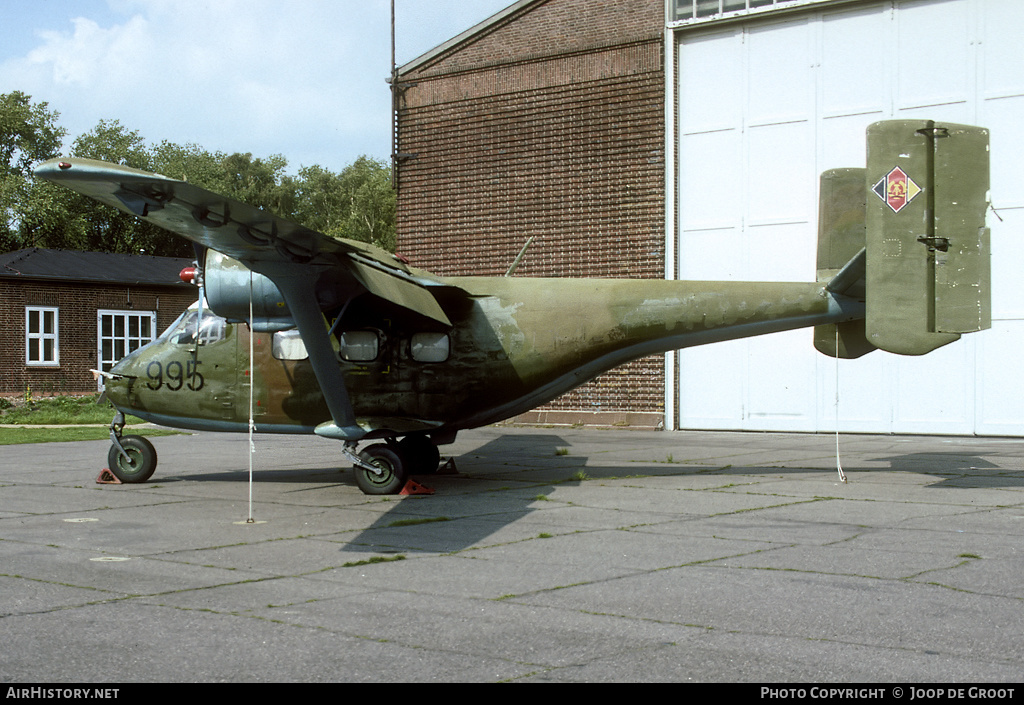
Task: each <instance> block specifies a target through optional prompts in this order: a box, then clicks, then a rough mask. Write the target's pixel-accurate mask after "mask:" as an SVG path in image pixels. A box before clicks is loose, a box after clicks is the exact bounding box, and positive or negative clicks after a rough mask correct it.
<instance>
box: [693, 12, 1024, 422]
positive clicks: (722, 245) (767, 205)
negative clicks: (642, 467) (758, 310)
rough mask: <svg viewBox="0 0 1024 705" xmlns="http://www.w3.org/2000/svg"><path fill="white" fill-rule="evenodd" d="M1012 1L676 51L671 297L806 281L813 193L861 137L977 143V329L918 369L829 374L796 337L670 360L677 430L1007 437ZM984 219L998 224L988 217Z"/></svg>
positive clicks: (1015, 414) (802, 334) (1022, 221)
mask: <svg viewBox="0 0 1024 705" xmlns="http://www.w3.org/2000/svg"><path fill="white" fill-rule="evenodd" d="M1022 26H1024V2H1020V1H1019V0H896V1H888V2H879V3H872V4H866V5H857V6H855V7H852V8H851V7H846V8H841V7H837V8H834V9H832V10H829V9H827V7H826V9H819V10H817V11H814V12H808V13H806V14H802V15H797V16H794V15H786V16H784V17H782V18H781V19H779V18H776V19H774V20H773V19H772V17H771V16H770V15H768V16H767V17H763V18H761V19H759V20H757V21H749V22H747V23H746V24H742V25H731V26H724V27H720V28H717V29H716V28H715V27H714V26H713V25H707V26H706V28H704V29H699V30H696V29H692V28H691V29H687V30H682V31H680V32H679V33H678V34H677V40H678V43H677V47H676V60H677V66H676V76H677V86H676V96H677V100H678V105H677V115H678V123H677V126H676V134H677V135H678V137H677V139H678V173H677V195H676V198H677V210H678V213H679V217H678V223H677V233H676V241H677V246H678V276H679V278H680V279H737V280H753V281H813V280H814V277H815V252H816V250H815V247H816V238H817V179H818V174H819V173H820V172H822V171H824V170H825V169H830V168H834V167H859V166H863V165H864V159H865V154H864V151H865V147H864V130H865V128H866V127H867V126H868V125H869V124H871V123H873V122H875V121H878V120H885V119H903V118H930V119H936V120H944V121H949V122H961V123H969V124H978V125H983V126H985V127H988V128H990V129H991V131H992V184H993V186H992V202H993V205H994V207H995V209H996V211H995V214H993V215H992V216H991V217H990V218H989V224H990V226H991V227H992V241H993V263H992V265H993V266H992V279H993V319H994V320H993V328H992V330H990V331H985V332H982V333H976V334H973V335H969V336H964V337H963V339H962V340H960V341H958V342H957V343H954V344H952V345H949V346H947V347H945V348H942V349H940V350H939V351H937V352H934V353H932V354H930V355H926V356H924V357H920V358H910V357H900V356H895V355H890V354H888V353H883V352H875V353H872V354H870V355H868V356H866V357H864V358H861V359H860V360H852V361H845V360H844V361H840V362H839V365H838V369H837V366H836V361H835V360H833V359H830V358H826V357H824V356H822V355H820V354H818V353H817V352H815V351H814V349H813V347H812V344H811V331H810V330H803V331H794V332H790V333H781V334H777V335H772V336H766V337H762V338H754V339H750V340H744V341H733V342H729V343H725V344H720V345H715V346H707V347H702V348H694V349H691V350H685V351H683V352H681V353H680V356H679V389H678V399H679V403H678V425H679V426H680V427H682V428H717V429H745V430H794V431H796V430H799V431H819V430H832V429H834V428H835V425H836V407H835V399H836V382H837V379H838V386H839V394H838V397H839V414H838V415H839V428H840V429H841V430H846V431H870V432H909V433H957V434H960V433H967V434H970V433H978V434H1009V435H1024V379H1022V375H1021V374H1020V373H1018V372H1016V367H1015V366H1014V365H1012V364H1011V363H1012V362H1013V357H1014V351H1015V350H1016V349H1017V348H1018V347H1019V346H1021V344H1024V301H1022V297H1021V296H1020V294H1019V293H1017V291H1016V286H1015V284H1014V279H1013V275H1014V272H1016V271H1020V269H1021V265H1022V264H1024V251H1022V247H1021V245H1018V244H1017V242H1018V241H1019V240H1020V238H1016V237H1014V233H1015V232H1019V230H1018V228H1015V226H1016V225H1024V171H1022V170H1020V169H1019V168H1018V167H1017V165H1016V164H1015V155H1016V154H1020V153H1021V148H1022V147H1024V136H1021V135H1019V134H1018V129H1017V125H1018V124H1019V123H1020V122H1021V120H1022V119H1024V62H1021V61H1020V60H1019V59H1018V58H1017V47H1016V44H1017V43H1018V41H1019V39H1018V34H1019V32H1018V30H1019V28H1020V27H1022ZM997 216H998V217H997Z"/></svg>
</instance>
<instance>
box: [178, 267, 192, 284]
mask: <svg viewBox="0 0 1024 705" xmlns="http://www.w3.org/2000/svg"><path fill="white" fill-rule="evenodd" d="M178 276H179V277H181V280H182V281H183V282H185V283H186V284H195V283H196V268H195V267H185V268H184V269H183V270H181V272H179V273H178Z"/></svg>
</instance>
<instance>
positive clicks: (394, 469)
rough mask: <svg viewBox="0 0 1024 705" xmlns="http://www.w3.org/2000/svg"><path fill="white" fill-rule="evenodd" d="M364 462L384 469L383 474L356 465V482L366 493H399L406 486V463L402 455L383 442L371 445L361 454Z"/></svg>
mask: <svg viewBox="0 0 1024 705" xmlns="http://www.w3.org/2000/svg"><path fill="white" fill-rule="evenodd" d="M359 457H360V458H362V460H363V462H365V463H368V464H370V465H373V466H374V467H377V468H380V469H381V470H383V471H384V472H383V474H382V475H375V474H374V473H372V472H370V471H369V470H366V469H364V468H360V467H356V468H355V473H356V484H357V485H359V489H361V490H362V491H363V493H364V494H397V493H398V492H401V490H402V488H403V487H405V478H406V471H405V464H404V463H403V462H402V457H401V456H400V455H399V454H398V453H396V452H395V451H394V450H393V449H391V448H390V447H388V446H387V445H384V444H383V443H381V444H378V445H375V446H370V447H369V448H367V449H366V450H364V451H363V452H362V453H360V454H359Z"/></svg>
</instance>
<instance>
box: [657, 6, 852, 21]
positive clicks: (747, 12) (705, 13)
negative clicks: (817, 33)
mask: <svg viewBox="0 0 1024 705" xmlns="http://www.w3.org/2000/svg"><path fill="white" fill-rule="evenodd" d="M854 1H855V0H667V2H668V8H667V17H668V23H669V26H670V27H680V26H683V25H689V24H699V23H703V22H713V21H716V20H722V19H731V18H736V17H750V16H752V15H759V14H763V13H765V12H776V11H778V10H793V9H795V8H805V7H807V6H809V5H822V4H826V3H836V2H854Z"/></svg>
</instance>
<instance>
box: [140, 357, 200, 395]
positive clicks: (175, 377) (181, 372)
mask: <svg viewBox="0 0 1024 705" xmlns="http://www.w3.org/2000/svg"><path fill="white" fill-rule="evenodd" d="M200 364H201V363H200V362H198V361H196V360H186V361H185V362H180V361H178V360H171V361H170V362H168V363H167V364H166V366H165V365H164V364H163V363H162V362H160V361H158V360H154V361H153V362H151V363H149V364H148V365H146V376H147V377H149V382H147V383H146V386H147V387H149V388H150V389H152V390H153V391H156V390H157V389H160V388H162V387H167V389H169V390H170V391H172V392H177V391H180V390H182V389H188V390H189V391H192V392H198V391H199V390H200V389H202V388H203V385H204V384H206V379H205V378H204V377H203V375H202V373H201V372H200V371H199V365H200Z"/></svg>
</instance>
